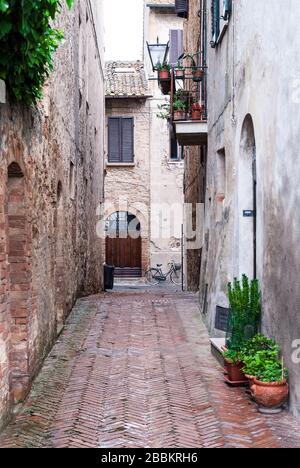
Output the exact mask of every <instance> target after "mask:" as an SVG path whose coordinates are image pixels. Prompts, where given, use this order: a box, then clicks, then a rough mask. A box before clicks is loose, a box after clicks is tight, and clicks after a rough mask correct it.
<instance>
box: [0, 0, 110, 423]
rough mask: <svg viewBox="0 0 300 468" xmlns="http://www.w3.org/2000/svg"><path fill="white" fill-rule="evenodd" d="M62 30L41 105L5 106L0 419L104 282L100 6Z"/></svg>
mask: <svg viewBox="0 0 300 468" xmlns="http://www.w3.org/2000/svg"><path fill="white" fill-rule="evenodd" d="M97 22H98V23H97ZM94 23H95V24H96V28H94ZM58 27H61V28H62V29H63V30H64V33H65V41H64V43H63V44H61V45H60V47H59V50H58V52H57V53H56V56H55V72H54V73H53V74H52V75H51V77H50V80H49V82H48V83H47V85H46V86H45V90H44V99H43V100H42V102H40V103H39V104H38V105H37V106H36V107H34V108H32V109H28V108H25V107H24V106H23V105H17V104H13V103H11V102H10V100H9V97H8V96H7V102H6V104H0V135H1V138H0V277H1V286H0V294H1V300H0V425H1V424H3V423H4V422H5V420H6V418H7V417H8V415H9V408H10V407H11V406H12V405H13V404H15V403H19V402H20V401H22V400H23V399H24V397H25V396H26V394H27V392H28V390H29V387H30V382H31V380H32V378H33V377H34V375H35V374H36V372H37V370H38V369H39V367H40V365H41V362H42V360H43V358H44V357H45V355H46V354H47V352H48V350H49V348H50V347H51V345H52V343H53V341H54V339H55V338H56V336H57V332H58V331H59V330H60V329H61V327H62V325H63V322H64V319H65V317H66V315H67V314H68V312H69V311H70V310H71V308H72V306H73V304H74V301H75V299H76V298H77V297H78V296H80V295H85V294H90V293H93V292H98V291H99V290H100V289H101V284H102V273H101V261H100V255H101V252H100V248H99V243H100V241H99V239H98V238H97V237H96V221H97V219H96V209H97V206H98V204H99V203H100V202H102V201H103V161H102V159H103V136H104V123H103V118H104V90H103V81H104V76H103V63H102V50H103V43H102V32H101V8H100V5H99V3H98V2H97V1H96V0H95V1H91V2H87V1H77V2H75V7H74V8H73V10H72V11H68V10H66V9H65V8H64V9H63V12H62V14H61V16H60V18H59V19H58ZM96 37H97V41H96Z"/></svg>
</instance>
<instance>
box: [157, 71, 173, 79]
mask: <svg viewBox="0 0 300 468" xmlns="http://www.w3.org/2000/svg"><path fill="white" fill-rule="evenodd" d="M170 77H171V75H170V72H169V70H160V71H159V72H158V78H159V80H169V79H170Z"/></svg>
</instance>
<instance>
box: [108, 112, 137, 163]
mask: <svg viewBox="0 0 300 468" xmlns="http://www.w3.org/2000/svg"><path fill="white" fill-rule="evenodd" d="M108 162H110V163H133V162H134V119H133V118H132V117H129V118H128V117H110V118H109V120H108Z"/></svg>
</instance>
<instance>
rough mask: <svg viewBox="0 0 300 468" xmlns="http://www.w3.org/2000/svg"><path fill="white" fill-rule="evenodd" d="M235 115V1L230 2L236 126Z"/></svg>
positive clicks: (233, 104)
mask: <svg viewBox="0 0 300 468" xmlns="http://www.w3.org/2000/svg"><path fill="white" fill-rule="evenodd" d="M235 117H236V115H235V0H232V116H231V121H232V124H233V125H235V124H236V118H235Z"/></svg>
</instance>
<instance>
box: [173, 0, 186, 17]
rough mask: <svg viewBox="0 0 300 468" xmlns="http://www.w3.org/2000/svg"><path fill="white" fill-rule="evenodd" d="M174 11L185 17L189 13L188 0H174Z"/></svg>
mask: <svg viewBox="0 0 300 468" xmlns="http://www.w3.org/2000/svg"><path fill="white" fill-rule="evenodd" d="M175 12H176V14H177V16H179V17H180V18H187V17H188V15H189V0H175Z"/></svg>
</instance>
